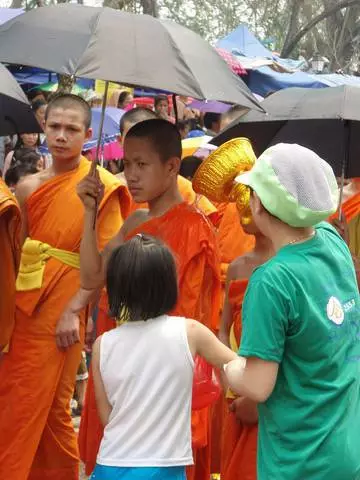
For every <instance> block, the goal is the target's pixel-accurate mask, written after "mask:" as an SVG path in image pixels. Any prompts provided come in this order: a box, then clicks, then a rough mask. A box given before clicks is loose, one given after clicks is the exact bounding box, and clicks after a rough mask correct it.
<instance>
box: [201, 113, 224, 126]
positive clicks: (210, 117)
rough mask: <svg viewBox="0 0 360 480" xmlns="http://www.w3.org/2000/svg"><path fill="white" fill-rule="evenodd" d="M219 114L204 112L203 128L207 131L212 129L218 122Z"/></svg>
mask: <svg viewBox="0 0 360 480" xmlns="http://www.w3.org/2000/svg"><path fill="white" fill-rule="evenodd" d="M220 117H221V115H220V113H213V112H206V113H205V115H204V126H205V128H207V129H208V130H211V129H212V126H213V124H214V123H217V122H218V121H219V120H220Z"/></svg>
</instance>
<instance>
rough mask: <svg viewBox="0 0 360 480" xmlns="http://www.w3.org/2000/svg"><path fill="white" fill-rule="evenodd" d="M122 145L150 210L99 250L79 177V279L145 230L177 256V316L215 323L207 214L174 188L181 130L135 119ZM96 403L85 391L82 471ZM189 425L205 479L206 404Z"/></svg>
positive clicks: (93, 188) (94, 280) (98, 270)
mask: <svg viewBox="0 0 360 480" xmlns="http://www.w3.org/2000/svg"><path fill="white" fill-rule="evenodd" d="M164 139H165V141H164ZM124 147H125V148H124V150H125V158H124V166H125V176H126V180H127V184H128V186H129V190H130V193H131V195H132V196H133V199H134V200H135V201H136V203H144V202H146V203H147V204H148V209H147V210H137V211H135V212H134V213H133V214H132V215H131V216H130V217H129V218H128V219H127V220H126V222H125V224H124V226H123V228H122V229H121V230H120V232H119V233H118V235H117V236H116V237H115V238H114V239H113V240H112V241H111V242H110V243H109V245H108V246H107V247H106V248H105V250H104V252H103V253H102V254H100V253H99V251H98V249H97V248H96V243H95V242H94V232H93V230H92V229H91V228H90V225H91V219H92V218H93V209H94V205H95V202H94V197H96V195H97V193H96V192H98V191H99V187H98V184H97V182H96V179H94V178H93V177H90V176H88V177H87V178H86V179H84V180H83V181H82V182H81V185H80V186H79V195H80V196H81V199H82V201H83V203H84V206H85V230H84V235H83V240H82V244H81V250H80V252H81V253H80V256H81V260H84V263H81V277H82V284H83V286H84V287H86V288H87V289H97V288H99V287H100V286H102V285H103V283H104V280H105V278H104V271H105V268H106V262H107V260H108V258H109V255H110V254H111V252H112V251H113V249H114V248H116V247H117V246H118V245H120V244H121V243H123V242H124V241H125V240H126V239H128V238H130V237H132V236H133V235H136V234H137V233H142V232H143V233H148V234H151V235H154V236H157V237H159V238H161V239H162V240H163V241H164V242H165V243H167V245H168V246H169V247H170V248H171V249H172V251H173V253H174V254H175V257H176V259H177V262H178V268H179V291H180V295H179V302H178V305H177V307H176V309H175V313H176V314H178V315H184V316H187V317H190V318H195V319H197V320H200V321H201V322H202V323H204V324H205V325H207V326H209V327H210V328H214V327H215V325H216V322H217V316H218V311H219V298H220V277H219V260H218V256H217V249H216V239H215V232H214V230H213V228H212V225H211V224H210V222H209V221H208V219H207V218H206V217H205V216H204V215H203V214H202V213H201V212H199V210H197V209H196V208H194V206H191V205H188V204H186V203H185V202H184V201H183V198H182V197H181V195H180V193H179V190H178V187H177V174H178V171H179V167H180V161H181V138H180V135H179V133H178V131H177V130H176V128H175V127H174V126H173V125H172V124H170V123H169V122H166V121H164V120H157V119H152V120H147V121H144V122H141V123H138V124H136V125H135V126H133V128H132V129H131V130H130V131H129V132H128V133H127V136H126V139H125V143H124ZM89 391H90V390H88V393H89ZM90 404H91V405H90ZM94 408H95V402H94V399H91V397H90V395H88V396H87V405H85V414H84V416H83V418H82V426H81V430H82V431H83V432H86V433H83V434H82V438H81V439H80V446H81V448H83V447H84V445H83V444H82V441H83V440H85V439H86V438H87V445H86V447H85V448H84V449H83V452H84V453H85V454H86V457H85V458H84V460H85V461H86V463H87V465H86V466H87V472H88V473H90V470H91V468H93V467H94V464H95V460H96V458H94V457H92V458H90V457H91V455H93V453H94V452H93V446H94V445H95V444H96V445H97V448H98V446H99V443H100V440H101V437H100V438H97V437H96V434H97V433H98V431H97V429H96V430H94V429H93V428H91V427H93V425H94V424H98V423H99V420H98V418H97V415H96V414H95V409H94ZM192 426H193V450H194V459H195V467H192V468H191V469H189V473H188V478H190V479H196V480H209V476H210V457H209V440H210V438H209V430H208V426H209V411H208V408H206V409H203V410H200V411H197V412H193V418H192ZM90 444H91V445H92V447H91V445H90ZM90 448H92V451H91V454H90Z"/></svg>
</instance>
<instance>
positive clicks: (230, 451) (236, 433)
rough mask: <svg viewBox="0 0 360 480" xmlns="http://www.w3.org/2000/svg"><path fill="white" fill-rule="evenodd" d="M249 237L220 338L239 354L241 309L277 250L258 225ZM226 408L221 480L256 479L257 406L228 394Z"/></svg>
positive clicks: (231, 275)
mask: <svg viewBox="0 0 360 480" xmlns="http://www.w3.org/2000/svg"><path fill="white" fill-rule="evenodd" d="M243 228H244V231H245V232H246V233H247V234H252V235H255V241H256V243H255V246H254V249H253V250H252V251H251V252H249V253H246V254H245V255H243V256H241V257H239V258H238V259H236V260H235V261H234V262H232V263H231V264H230V267H229V270H228V274H227V284H226V285H227V287H226V298H225V304H224V310H223V315H222V322H221V326H220V335H219V336H220V338H221V339H222V340H223V342H224V343H225V344H226V345H228V346H230V347H231V348H232V350H234V351H236V352H237V351H238V350H239V346H240V339H241V310H242V303H243V299H244V296H245V291H246V288H247V284H248V280H249V278H250V276H251V274H252V272H253V271H254V269H255V268H257V267H258V266H260V265H262V264H263V263H265V262H266V261H267V260H268V259H269V258H270V257H271V255H273V249H272V245H271V244H270V242H269V241H268V240H267V239H266V238H265V237H263V236H262V235H261V234H260V232H259V231H258V230H257V228H256V226H255V225H254V224H253V223H251V224H249V225H244V226H243ZM226 397H227V401H226V404H225V405H224V416H223V432H222V439H221V444H222V458H221V480H256V457H257V429H258V428H257V407H256V404H255V403H254V402H252V401H251V400H249V399H247V398H235V397H234V395H233V394H232V393H231V392H230V391H228V392H227V395H226Z"/></svg>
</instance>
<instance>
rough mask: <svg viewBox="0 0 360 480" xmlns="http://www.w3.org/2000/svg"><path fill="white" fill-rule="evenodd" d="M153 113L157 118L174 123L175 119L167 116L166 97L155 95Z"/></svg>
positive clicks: (167, 105)
mask: <svg viewBox="0 0 360 480" xmlns="http://www.w3.org/2000/svg"><path fill="white" fill-rule="evenodd" d="M154 111H155V113H156V114H157V116H158V117H159V118H162V119H164V120H168V121H169V122H171V123H175V119H174V118H173V117H171V116H170V115H169V99H168V97H167V95H164V94H162V95H157V96H156V97H155V99H154Z"/></svg>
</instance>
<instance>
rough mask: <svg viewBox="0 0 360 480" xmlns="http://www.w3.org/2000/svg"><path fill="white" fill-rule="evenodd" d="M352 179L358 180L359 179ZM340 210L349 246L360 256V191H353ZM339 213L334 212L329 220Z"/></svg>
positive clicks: (354, 253)
mask: <svg viewBox="0 0 360 480" xmlns="http://www.w3.org/2000/svg"><path fill="white" fill-rule="evenodd" d="M353 181H355V182H359V179H354V180H353ZM341 209H342V212H343V213H344V215H345V218H346V222H347V224H348V230H349V248H350V251H351V253H352V255H354V256H355V257H359V256H360V215H359V214H360V192H358V193H355V194H354V195H352V196H351V197H349V198H348V199H347V200H345V202H344V203H343V204H342V206H341ZM338 216H339V214H338V212H336V213H335V214H334V215H332V216H331V217H330V220H332V219H334V218H338Z"/></svg>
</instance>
